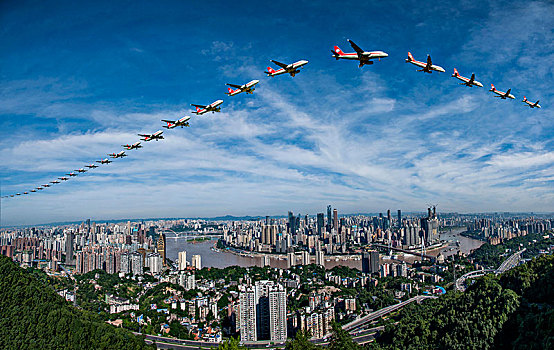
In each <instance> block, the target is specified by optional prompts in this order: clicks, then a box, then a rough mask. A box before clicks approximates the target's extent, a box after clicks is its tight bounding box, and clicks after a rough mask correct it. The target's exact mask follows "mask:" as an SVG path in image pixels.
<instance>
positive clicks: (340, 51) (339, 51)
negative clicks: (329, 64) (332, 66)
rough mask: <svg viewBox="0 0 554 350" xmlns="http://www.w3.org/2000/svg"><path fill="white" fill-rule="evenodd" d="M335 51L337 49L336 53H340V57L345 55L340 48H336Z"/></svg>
mask: <svg viewBox="0 0 554 350" xmlns="http://www.w3.org/2000/svg"><path fill="white" fill-rule="evenodd" d="M334 49H335V52H336V53H338V54H339V55H342V54H344V52H342V50H341V49H340V48H339V47H338V46H335V47H334Z"/></svg>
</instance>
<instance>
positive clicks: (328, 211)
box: [327, 205, 332, 232]
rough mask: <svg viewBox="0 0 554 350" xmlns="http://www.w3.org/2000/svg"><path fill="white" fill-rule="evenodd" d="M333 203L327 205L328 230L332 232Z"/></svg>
mask: <svg viewBox="0 0 554 350" xmlns="http://www.w3.org/2000/svg"><path fill="white" fill-rule="evenodd" d="M331 211H332V209H331V205H328V206H327V231H329V232H331V227H332V224H331V223H332V218H331Z"/></svg>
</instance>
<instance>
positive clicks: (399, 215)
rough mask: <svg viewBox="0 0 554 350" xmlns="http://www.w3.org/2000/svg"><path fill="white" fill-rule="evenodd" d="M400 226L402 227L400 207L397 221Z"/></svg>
mask: <svg viewBox="0 0 554 350" xmlns="http://www.w3.org/2000/svg"><path fill="white" fill-rule="evenodd" d="M396 226H397V227H398V228H401V227H402V210H400V209H398V222H397V223H396Z"/></svg>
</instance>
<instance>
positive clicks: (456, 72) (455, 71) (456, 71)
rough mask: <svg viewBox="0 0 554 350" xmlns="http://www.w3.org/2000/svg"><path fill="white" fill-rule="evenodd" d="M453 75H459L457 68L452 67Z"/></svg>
mask: <svg viewBox="0 0 554 350" xmlns="http://www.w3.org/2000/svg"><path fill="white" fill-rule="evenodd" d="M453 75H454V76H455V77H457V76H459V75H460V73H458V70H457V69H456V68H454V74H453Z"/></svg>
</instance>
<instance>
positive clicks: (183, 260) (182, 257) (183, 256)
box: [178, 251, 187, 271]
mask: <svg viewBox="0 0 554 350" xmlns="http://www.w3.org/2000/svg"><path fill="white" fill-rule="evenodd" d="M178 265H179V270H180V271H183V270H186V269H187V252H186V251H182V252H179V263H178Z"/></svg>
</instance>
